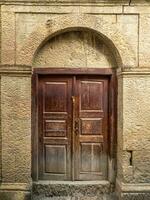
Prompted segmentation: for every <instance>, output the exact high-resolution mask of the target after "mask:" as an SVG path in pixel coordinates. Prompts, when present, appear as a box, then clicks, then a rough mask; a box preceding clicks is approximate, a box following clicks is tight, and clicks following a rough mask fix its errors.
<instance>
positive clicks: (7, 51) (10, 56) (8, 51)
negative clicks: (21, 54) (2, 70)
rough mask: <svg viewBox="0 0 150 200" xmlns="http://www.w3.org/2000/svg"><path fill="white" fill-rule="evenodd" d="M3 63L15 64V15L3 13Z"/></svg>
mask: <svg viewBox="0 0 150 200" xmlns="http://www.w3.org/2000/svg"><path fill="white" fill-rule="evenodd" d="M1 31H2V32H1V63H2V64H14V63H15V13H12V12H1Z"/></svg>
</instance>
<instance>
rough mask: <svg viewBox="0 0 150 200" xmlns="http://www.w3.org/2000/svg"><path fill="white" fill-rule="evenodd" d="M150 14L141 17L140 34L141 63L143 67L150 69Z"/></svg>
mask: <svg viewBox="0 0 150 200" xmlns="http://www.w3.org/2000/svg"><path fill="white" fill-rule="evenodd" d="M149 30H150V14H141V15H140V30H139V31H140V32H139V63H140V66H141V67H149V63H150V57H149V53H148V52H149V48H150V38H149V34H148V33H149Z"/></svg>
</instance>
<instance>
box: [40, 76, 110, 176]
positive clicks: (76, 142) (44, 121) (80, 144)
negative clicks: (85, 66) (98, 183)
mask: <svg viewBox="0 0 150 200" xmlns="http://www.w3.org/2000/svg"><path fill="white" fill-rule="evenodd" d="M38 85H39V86H38V113H39V115H38V121H39V178H40V179H48V180H104V179H107V146H108V79H107V78H103V77H102V76H90V75H89V76H83V75H82V76H79V75H76V76H71V75H70V76H69V75H68V76H64V75H62V76H48V75H45V76H41V77H39V84H38Z"/></svg>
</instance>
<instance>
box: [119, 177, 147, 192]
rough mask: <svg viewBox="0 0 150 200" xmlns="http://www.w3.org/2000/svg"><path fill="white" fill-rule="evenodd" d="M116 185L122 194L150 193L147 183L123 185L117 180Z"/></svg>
mask: <svg viewBox="0 0 150 200" xmlns="http://www.w3.org/2000/svg"><path fill="white" fill-rule="evenodd" d="M116 185H117V188H118V189H119V190H120V192H122V193H142V192H144V193H146V192H148V193H150V184H149V183H123V182H120V181H119V180H118V179H117V181H116Z"/></svg>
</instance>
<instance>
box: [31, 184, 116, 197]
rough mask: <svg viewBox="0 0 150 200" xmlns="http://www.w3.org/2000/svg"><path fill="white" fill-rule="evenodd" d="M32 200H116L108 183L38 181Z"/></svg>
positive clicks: (33, 189) (34, 186)
mask: <svg viewBox="0 0 150 200" xmlns="http://www.w3.org/2000/svg"><path fill="white" fill-rule="evenodd" d="M32 200H116V198H115V197H114V195H113V194H111V193H110V183H109V182H108V181H75V182H71V181H38V182H34V183H33V188H32Z"/></svg>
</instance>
